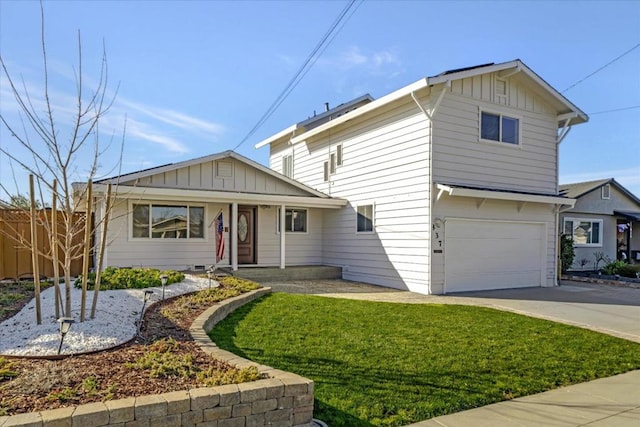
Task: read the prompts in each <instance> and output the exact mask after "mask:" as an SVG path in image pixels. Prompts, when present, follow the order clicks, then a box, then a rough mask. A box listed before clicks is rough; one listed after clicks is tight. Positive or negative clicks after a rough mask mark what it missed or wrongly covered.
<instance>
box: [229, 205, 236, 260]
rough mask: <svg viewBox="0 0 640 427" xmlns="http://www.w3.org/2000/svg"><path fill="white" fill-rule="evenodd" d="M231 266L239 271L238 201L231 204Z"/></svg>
mask: <svg viewBox="0 0 640 427" xmlns="http://www.w3.org/2000/svg"><path fill="white" fill-rule="evenodd" d="M230 234H231V235H230V236H229V237H230V238H231V268H232V269H233V271H238V203H237V202H233V203H232V204H231V233H230Z"/></svg>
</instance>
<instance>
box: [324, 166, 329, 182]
mask: <svg viewBox="0 0 640 427" xmlns="http://www.w3.org/2000/svg"><path fill="white" fill-rule="evenodd" d="M327 181H329V162H324V182H327Z"/></svg>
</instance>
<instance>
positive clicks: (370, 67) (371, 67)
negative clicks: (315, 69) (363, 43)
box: [318, 46, 401, 73]
mask: <svg viewBox="0 0 640 427" xmlns="http://www.w3.org/2000/svg"><path fill="white" fill-rule="evenodd" d="M318 64H320V65H321V66H324V67H330V68H334V69H340V70H343V71H344V70H351V69H356V68H360V69H363V70H365V71H369V72H371V73H380V72H382V71H387V70H386V69H387V68H394V70H392V71H391V73H397V68H398V67H399V66H400V65H401V61H400V59H399V58H398V57H397V55H396V54H395V53H393V52H392V51H390V50H380V51H376V52H363V51H362V49H360V48H359V47H358V46H350V47H348V48H347V49H346V50H344V51H342V52H340V53H339V54H337V55H335V56H328V57H323V58H320V59H319V60H318Z"/></svg>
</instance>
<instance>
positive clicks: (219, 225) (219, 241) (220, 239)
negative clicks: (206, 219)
mask: <svg viewBox="0 0 640 427" xmlns="http://www.w3.org/2000/svg"><path fill="white" fill-rule="evenodd" d="M223 231H224V223H223V221H222V212H220V213H219V214H218V216H217V217H216V263H218V262H220V260H221V259H222V258H224V235H223V234H222V233H223Z"/></svg>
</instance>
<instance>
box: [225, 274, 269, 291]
mask: <svg viewBox="0 0 640 427" xmlns="http://www.w3.org/2000/svg"><path fill="white" fill-rule="evenodd" d="M220 285H221V286H222V287H223V288H230V289H237V290H239V291H240V292H241V293H242V292H249V291H253V290H255V289H258V288H259V287H260V285H259V284H257V283H255V282H252V281H250V280H246V279H241V278H239V277H233V276H226V277H223V278H222V279H220Z"/></svg>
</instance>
